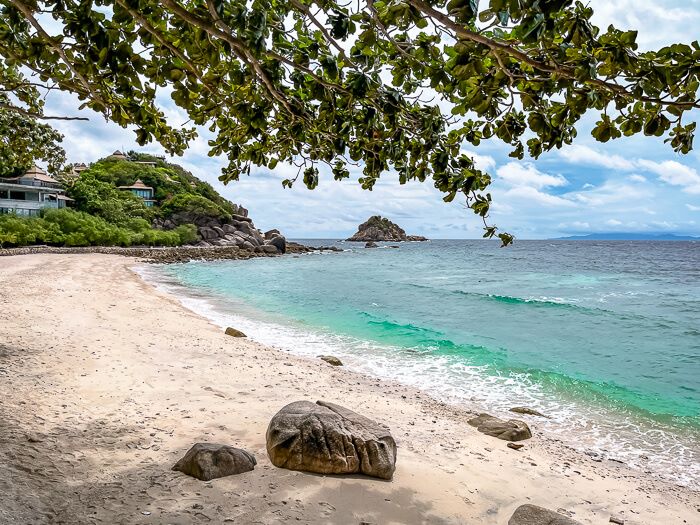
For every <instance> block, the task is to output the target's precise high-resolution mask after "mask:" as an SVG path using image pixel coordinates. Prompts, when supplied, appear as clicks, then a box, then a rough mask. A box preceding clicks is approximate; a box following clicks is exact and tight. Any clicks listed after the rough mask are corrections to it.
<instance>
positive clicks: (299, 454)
mask: <svg viewBox="0 0 700 525" xmlns="http://www.w3.org/2000/svg"><path fill="white" fill-rule="evenodd" d="M266 437H267V454H268V456H269V457H270V461H272V464H273V465H275V466H276V467H280V468H287V469H290V470H303V471H306V472H317V473H319V474H365V475H367V476H372V477H376V478H381V479H391V478H392V477H393V475H394V469H395V467H396V442H395V441H394V438H393V437H392V436H391V433H390V432H389V430H388V429H387V428H385V427H383V426H382V425H379V424H378V423H376V422H374V421H372V420H371V419H368V418H366V417H364V416H361V415H360V414H357V413H355V412H353V411H352V410H349V409H347V408H344V407H341V406H339V405H335V404H333V403H326V402H324V401H317V402H316V403H311V402H310V401H296V402H294V403H290V404H289V405H287V406H285V407H284V408H282V410H280V411H279V412H277V414H275V416H274V417H273V418H272V420H271V421H270V425H269V426H268V428H267V436H266Z"/></svg>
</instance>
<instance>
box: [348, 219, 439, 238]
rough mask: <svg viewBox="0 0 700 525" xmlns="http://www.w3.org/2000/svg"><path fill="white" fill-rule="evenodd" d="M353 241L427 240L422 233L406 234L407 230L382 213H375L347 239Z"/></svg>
mask: <svg viewBox="0 0 700 525" xmlns="http://www.w3.org/2000/svg"><path fill="white" fill-rule="evenodd" d="M346 240H348V241H353V242H376V241H391V242H402V241H427V240H428V239H426V238H425V237H421V236H420V235H406V232H405V231H404V230H403V228H401V227H400V226H399V225H398V224H396V223H393V222H391V221H390V220H389V219H387V218H386V217H382V216H381V215H373V216H372V217H370V218H369V219H367V220H366V221H365V222H363V223H362V224H360V226H358V228H357V232H356V233H355V234H354V235H353V236H352V237H350V238H349V239H346Z"/></svg>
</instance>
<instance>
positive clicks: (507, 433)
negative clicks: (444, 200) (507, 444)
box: [467, 414, 532, 441]
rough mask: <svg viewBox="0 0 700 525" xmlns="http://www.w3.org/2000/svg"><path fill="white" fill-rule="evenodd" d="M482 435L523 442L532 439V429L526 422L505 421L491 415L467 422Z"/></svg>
mask: <svg viewBox="0 0 700 525" xmlns="http://www.w3.org/2000/svg"><path fill="white" fill-rule="evenodd" d="M467 423H469V424H470V425H471V426H473V427H476V429H477V430H478V431H479V432H481V433H482V434H486V435H487V436H493V437H497V438H498V439H504V440H506V441H522V440H523V439H529V438H531V437H532V432H530V427H528V426H527V424H526V423H525V422H524V421H519V420H517V419H509V420H507V421H506V420H504V419H500V418H497V417H495V416H492V415H490V414H479V415H478V416H477V417H475V418H472V419H470V420H469V421H467Z"/></svg>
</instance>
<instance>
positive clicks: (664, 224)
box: [47, 0, 700, 239]
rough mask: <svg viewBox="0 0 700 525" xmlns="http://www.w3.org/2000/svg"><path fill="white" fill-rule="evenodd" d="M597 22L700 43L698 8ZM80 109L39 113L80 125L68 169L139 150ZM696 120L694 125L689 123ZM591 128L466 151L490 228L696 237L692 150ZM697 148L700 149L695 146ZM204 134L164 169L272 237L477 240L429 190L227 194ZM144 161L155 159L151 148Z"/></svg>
mask: <svg viewBox="0 0 700 525" xmlns="http://www.w3.org/2000/svg"><path fill="white" fill-rule="evenodd" d="M590 4H591V5H592V6H593V8H594V9H595V10H596V18H595V21H596V23H597V24H598V25H599V26H602V27H607V25H608V24H610V23H613V24H614V25H615V26H616V27H618V28H620V29H632V28H634V29H638V30H639V39H638V42H639V43H640V46H641V47H642V48H654V47H658V46H662V45H664V44H667V43H671V42H676V41H678V42H685V43H690V42H691V41H692V40H694V39H697V38H700V33H699V32H698V31H697V28H698V27H699V26H700V0H690V1H686V2H680V1H676V0H673V1H672V0H615V1H611V0H607V1H605V0H592V1H591V2H590ZM77 107H78V103H77V100H76V99H75V98H74V97H73V96H71V95H68V94H52V95H51V96H50V97H49V98H48V100H47V113H50V114H67V115H76V114H84V115H85V116H88V117H89V118H90V121H89V122H60V123H56V124H55V127H56V128H58V129H59V130H60V131H61V132H62V133H63V134H64V136H65V139H64V147H65V149H66V152H67V153H68V158H69V161H71V162H86V163H89V162H92V161H94V160H97V159H98V158H101V157H103V156H106V155H108V154H110V153H111V152H112V151H114V150H115V149H124V150H130V149H137V145H136V143H135V142H134V134H133V131H131V130H125V129H122V128H120V127H119V126H117V125H115V124H111V123H108V122H105V121H104V119H103V118H102V117H101V116H100V115H97V114H94V113H90V112H87V111H84V112H82V113H79V112H78V111H77V110H76V108H77ZM163 109H164V111H166V114H167V115H168V116H169V117H170V118H171V119H172V122H182V123H184V122H186V121H187V120H188V119H187V117H186V116H185V114H184V113H183V112H182V111H180V110H179V109H178V108H176V107H175V106H174V105H173V104H172V103H171V102H170V101H169V100H167V99H165V100H164V101H163ZM696 118H697V116H696ZM594 121H595V118H594V116H593V115H591V116H590V117H589V118H586V119H585V120H584V122H583V125H582V126H581V128H580V129H579V134H578V138H577V139H576V141H575V143H574V145H573V146H572V147H569V148H568V149H564V150H561V151H554V152H550V153H548V154H545V155H543V156H542V157H541V158H540V159H538V160H537V161H533V160H527V159H526V160H525V161H523V162H519V161H514V160H513V159H510V158H508V156H507V154H508V150H507V149H506V148H505V147H503V146H502V145H500V144H499V143H496V142H493V143H482V146H480V147H479V148H478V149H474V148H467V147H465V149H466V150H467V151H469V152H470V153H471V154H473V155H474V157H475V158H476V160H477V164H478V165H480V166H481V167H482V168H484V169H487V170H488V172H489V173H491V174H492V176H493V179H494V183H493V186H492V190H491V191H492V194H493V197H494V200H495V205H494V208H493V212H492V218H491V222H493V223H495V224H497V225H498V226H500V227H501V228H502V229H505V230H507V231H509V232H511V233H513V234H515V235H516V237H518V238H521V239H537V238H549V237H557V236H562V235H570V234H585V233H591V232H613V231H618V232H619V231H624V232H675V233H682V234H690V235H700V150H698V151H696V152H691V153H690V154H689V155H679V154H676V153H674V152H673V151H672V150H671V149H670V148H669V147H668V146H667V145H665V144H663V141H662V140H661V139H657V138H647V137H634V138H627V139H621V140H617V141H613V142H610V143H607V144H600V143H597V142H595V140H594V139H593V138H592V137H591V136H590V129H591V127H592V125H593V123H594ZM696 146H697V147H699V148H700V144H698V141H696ZM207 150H208V148H207V145H206V133H204V132H203V133H202V135H201V136H200V138H199V139H197V140H196V141H195V142H194V143H193V144H192V146H191V148H190V149H189V150H188V151H187V152H186V153H185V155H184V156H183V157H179V158H175V159H173V162H177V163H179V164H182V165H183V166H185V167H186V168H187V169H189V170H190V171H192V172H193V173H194V174H195V175H196V176H198V177H199V178H201V179H203V180H206V181H208V182H210V183H211V184H212V185H214V187H215V188H216V189H217V190H218V191H219V192H220V193H221V194H222V195H224V196H225V197H227V198H228V199H230V200H232V201H234V202H236V203H239V204H242V205H243V206H245V207H246V208H248V209H249V210H250V215H251V217H252V218H253V219H254V221H255V224H256V225H257V226H258V227H259V228H262V229H269V228H279V229H280V230H281V231H282V232H283V233H285V234H286V235H287V236H288V237H291V238H308V237H317V238H336V237H346V236H348V235H349V234H350V233H352V232H353V231H354V230H355V229H356V226H357V225H358V224H359V223H360V222H363V221H364V220H366V219H367V217H369V216H370V215H374V214H381V215H384V216H387V217H389V218H391V219H392V220H394V221H396V222H398V223H399V224H400V225H401V226H402V227H403V228H404V229H406V230H407V231H408V232H409V233H415V234H422V235H426V236H428V237H432V238H477V237H480V236H481V231H482V230H481V228H482V225H481V223H480V221H479V220H478V218H477V217H476V216H475V215H473V214H472V213H471V211H469V210H466V209H464V207H463V205H462V204H460V203H452V204H445V203H443V202H442V196H441V194H440V193H439V192H437V191H436V190H435V189H433V188H432V186H431V185H430V184H429V183H424V184H420V183H410V184H407V185H405V186H401V185H399V184H398V181H397V180H395V179H394V178H392V177H391V176H390V175H386V176H385V178H384V179H382V180H381V181H380V182H379V184H378V185H377V186H376V187H375V189H374V191H372V192H368V191H363V190H362V189H361V188H360V187H359V185H358V184H357V183H355V182H353V181H346V182H342V183H339V182H335V181H333V180H332V178H331V177H330V176H326V177H325V178H324V179H322V181H321V184H320V185H319V187H318V188H317V189H316V190H314V191H309V190H307V189H305V188H304V187H303V185H302V184H298V185H297V186H295V187H294V188H293V189H291V190H289V189H283V188H282V184H281V180H282V179H284V178H286V177H288V176H289V175H290V174H295V173H296V169H294V170H292V169H291V168H290V167H285V166H278V167H277V169H275V170H274V172H269V171H268V170H264V169H261V170H258V171H257V172H254V173H252V174H251V176H250V177H247V178H245V179H243V180H241V181H239V182H234V183H230V184H228V185H226V186H224V185H223V184H222V183H220V182H219V181H218V180H217V177H218V175H219V172H220V169H221V166H222V165H223V164H224V159H217V158H209V157H208V156H207ZM141 151H148V152H153V153H162V149H161V148H160V147H159V146H157V145H150V146H148V147H146V148H142V149H141Z"/></svg>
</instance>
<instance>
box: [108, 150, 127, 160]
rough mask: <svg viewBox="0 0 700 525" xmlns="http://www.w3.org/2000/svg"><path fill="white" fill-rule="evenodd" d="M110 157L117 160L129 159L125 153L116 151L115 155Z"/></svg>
mask: <svg viewBox="0 0 700 525" xmlns="http://www.w3.org/2000/svg"><path fill="white" fill-rule="evenodd" d="M110 157H113V158H117V159H128V158H129V157H127V156H126V154H125V153H122V152H121V151H119V150H116V151H115V152H114V153H112V154H111V155H110Z"/></svg>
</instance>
